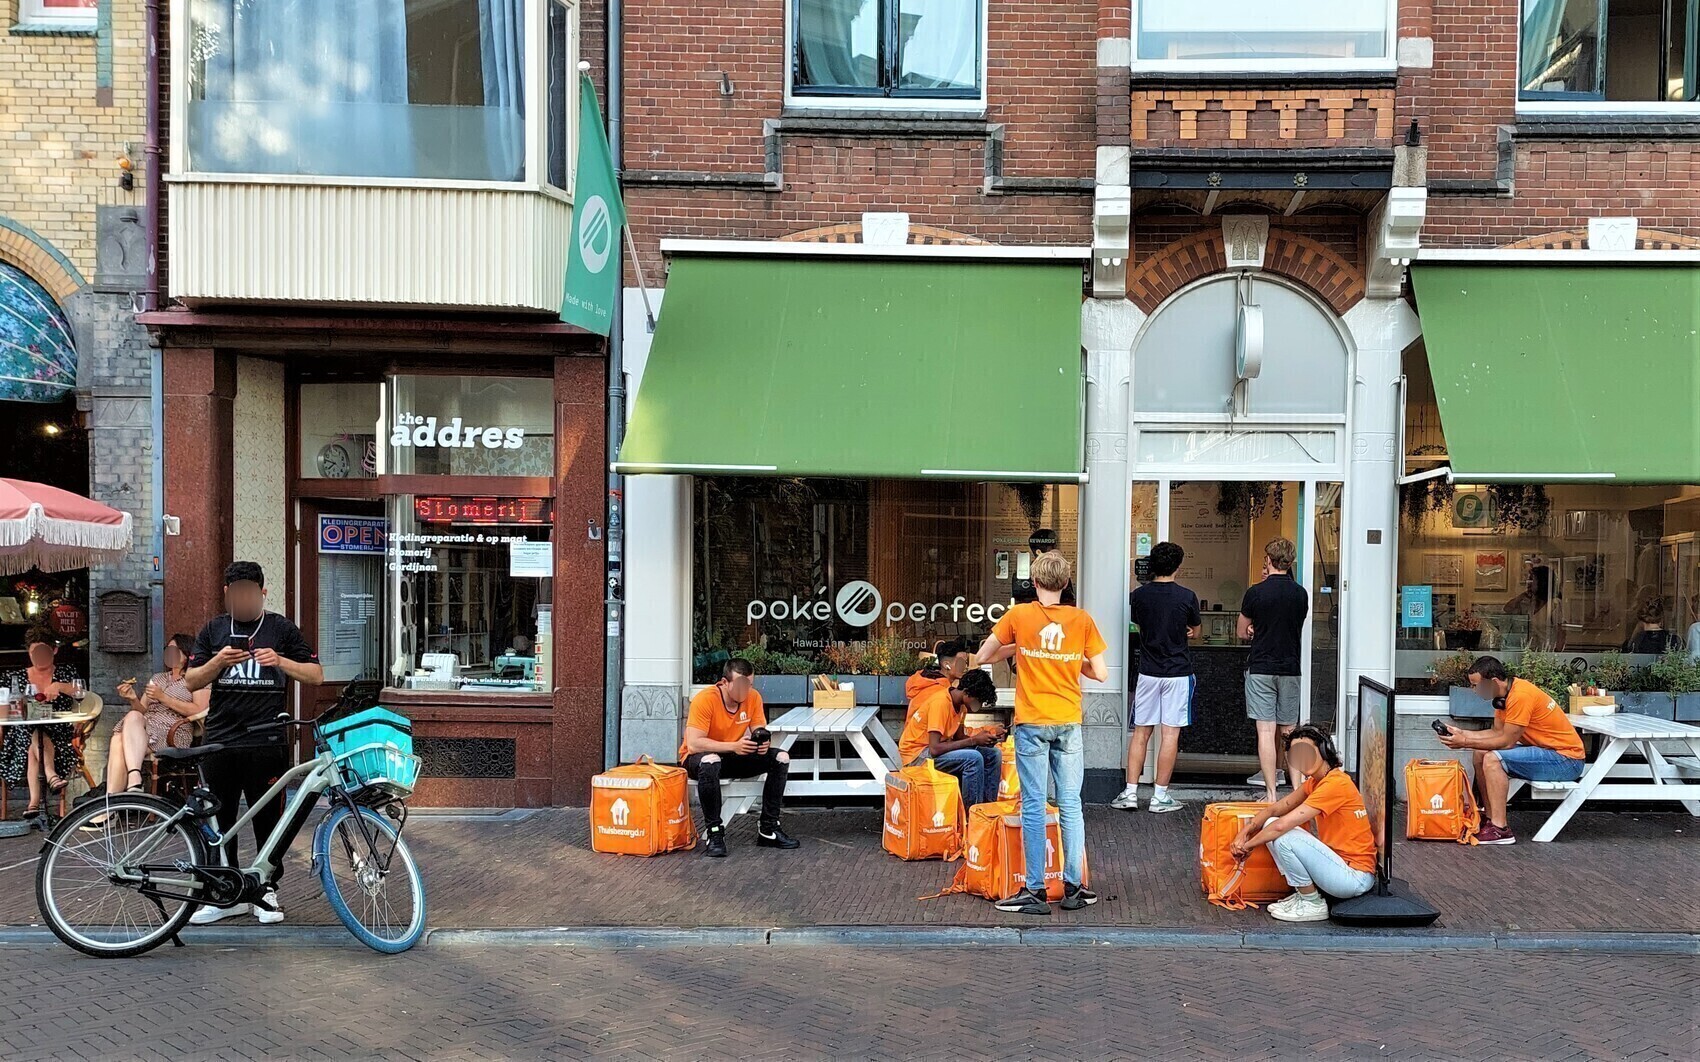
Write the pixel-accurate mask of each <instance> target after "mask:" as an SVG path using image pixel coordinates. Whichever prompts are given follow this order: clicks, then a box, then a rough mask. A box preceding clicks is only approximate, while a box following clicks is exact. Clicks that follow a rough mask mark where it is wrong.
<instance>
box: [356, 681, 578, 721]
mask: <svg viewBox="0 0 1700 1062" xmlns="http://www.w3.org/2000/svg"><path fill="white" fill-rule="evenodd" d="M379 696H380V698H381V701H382V703H383V704H385V705H386V706H390V707H395V708H400V709H403V710H405V711H406V712H407V714H408V716H409V717H410V718H414V719H424V720H445V719H446V720H463V719H469V718H470V719H479V720H484V721H488V722H514V723H539V722H547V721H548V716H546V715H545V714H544V713H543V712H540V711H539V709H548V708H553V707H554V706H555V698H554V695H553V694H549V693H496V692H483V693H479V692H469V691H465V690H404V689H400V688H399V687H394V686H386V687H384V690H383V692H382V693H381V694H380V695H379Z"/></svg>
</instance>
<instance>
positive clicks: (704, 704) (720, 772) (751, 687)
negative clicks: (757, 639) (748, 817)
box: [679, 657, 798, 859]
mask: <svg viewBox="0 0 1700 1062" xmlns="http://www.w3.org/2000/svg"><path fill="white" fill-rule="evenodd" d="M755 673H756V672H755V668H754V667H752V666H751V665H750V662H749V661H748V660H742V659H739V658H737V657H734V658H732V659H731V660H728V661H726V666H725V667H724V668H723V669H721V672H720V681H719V682H716V683H715V684H714V685H712V686H710V687H709V688H708V689H706V690H703V691H702V692H701V693H699V694H697V695H696V696H695V697H693V698H691V710H690V715H689V717H688V718H687V719H686V720H685V740H684V741H683V742H682V743H681V744H680V745H679V759H680V760H681V761H682V762H683V764H684V767H685V771H686V772H687V773H688V774H689V775H690V776H691V777H692V778H694V779H696V783H697V800H698V802H699V803H701V804H702V821H703V824H704V826H705V827H706V828H707V834H708V845H707V847H706V848H704V849H703V854H704V855H706V856H710V857H712V858H715V859H724V858H725V857H726V827H725V825H724V824H722V823H721V821H720V807H721V803H720V780H721V779H722V778H754V777H756V776H757V775H765V776H766V781H765V782H763V784H762V790H761V822H760V825H759V827H758V828H757V830H756V846H757V847H759V848H780V849H785V850H787V851H789V850H790V849H793V848H796V847H798V842H797V841H796V839H794V838H792V837H789V836H787V835H786V833H785V831H784V830H782V829H780V828H779V814H780V811H781V810H782V809H783V808H784V805H785V783H786V781H787V780H788V779H789V778H790V775H791V757H790V755H789V754H787V753H785V752H782V751H780V750H778V749H776V748H774V747H773V743H772V740H771V739H772V735H771V734H769V733H768V729H767V714H766V713H765V712H764V711H763V710H762V703H761V694H760V693H757V692H756V689H755Z"/></svg>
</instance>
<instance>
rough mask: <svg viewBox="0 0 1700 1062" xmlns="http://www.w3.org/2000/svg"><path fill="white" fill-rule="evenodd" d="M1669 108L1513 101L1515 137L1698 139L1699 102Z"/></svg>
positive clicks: (1546, 138)
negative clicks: (1514, 106)
mask: <svg viewBox="0 0 1700 1062" xmlns="http://www.w3.org/2000/svg"><path fill="white" fill-rule="evenodd" d="M1669 108H1670V109H1664V108H1661V109H1658V110H1634V111H1630V110H1623V109H1620V108H1618V107H1616V106H1611V105H1602V106H1601V107H1599V108H1586V107H1577V106H1574V105H1571V104H1565V105H1563V107H1562V109H1556V108H1553V107H1549V106H1538V107H1537V106H1531V105H1530V104H1528V103H1520V104H1518V105H1517V125H1516V127H1515V129H1514V131H1513V136H1514V137H1515V138H1516V139H1518V140H1700V121H1697V120H1696V119H1700V104H1693V103H1688V104H1671V105H1669Z"/></svg>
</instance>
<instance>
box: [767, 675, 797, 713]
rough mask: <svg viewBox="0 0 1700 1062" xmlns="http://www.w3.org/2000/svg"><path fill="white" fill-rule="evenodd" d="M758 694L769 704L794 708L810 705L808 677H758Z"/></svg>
mask: <svg viewBox="0 0 1700 1062" xmlns="http://www.w3.org/2000/svg"><path fill="white" fill-rule="evenodd" d="M755 683H756V692H757V693H759V694H761V699H762V700H763V701H764V702H766V703H768V704H779V705H785V706H787V707H792V706H795V705H799V704H808V703H809V677H808V676H807V675H757V676H756V677H755Z"/></svg>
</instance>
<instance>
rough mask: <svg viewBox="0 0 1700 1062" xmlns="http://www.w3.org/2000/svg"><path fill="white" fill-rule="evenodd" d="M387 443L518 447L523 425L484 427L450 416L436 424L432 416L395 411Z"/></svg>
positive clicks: (496, 448)
mask: <svg viewBox="0 0 1700 1062" xmlns="http://www.w3.org/2000/svg"><path fill="white" fill-rule="evenodd" d="M390 445H391V446H399V447H407V446H418V447H425V446H437V447H442V448H444V449H471V448H473V447H482V448H484V449H486V450H518V449H519V448H520V447H522V446H524V445H525V429H524V428H509V427H504V426H502V425H495V426H491V427H485V426H484V425H481V424H463V423H461V419H460V418H459V417H450V418H449V419H448V420H447V421H445V422H444V423H442V424H441V425H439V424H438V423H437V418H436V417H434V416H427V417H422V416H420V415H419V414H417V413H397V414H396V418H395V427H394V428H392V429H391V430H390Z"/></svg>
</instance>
